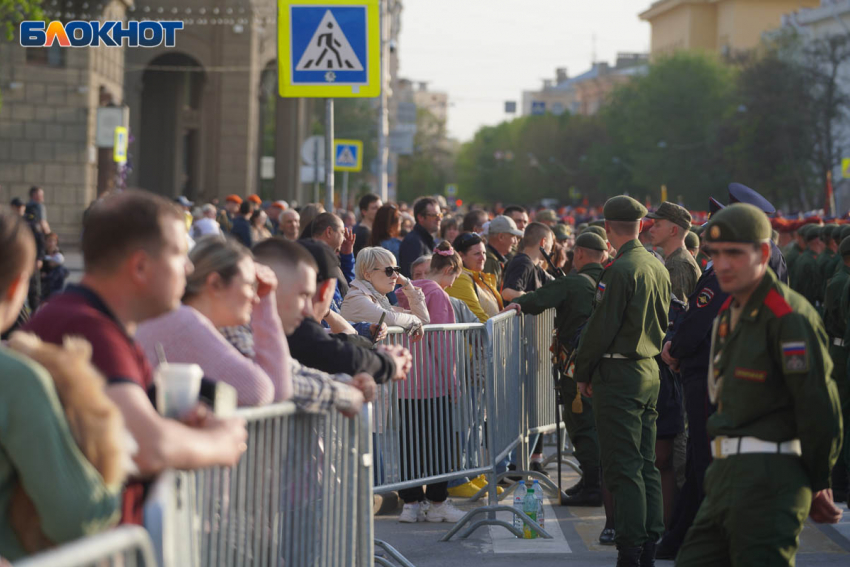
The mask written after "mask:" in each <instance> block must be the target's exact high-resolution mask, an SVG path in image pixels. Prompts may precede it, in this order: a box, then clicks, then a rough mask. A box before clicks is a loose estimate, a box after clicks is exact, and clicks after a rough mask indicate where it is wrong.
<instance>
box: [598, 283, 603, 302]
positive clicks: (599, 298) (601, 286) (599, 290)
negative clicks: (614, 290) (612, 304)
mask: <svg viewBox="0 0 850 567" xmlns="http://www.w3.org/2000/svg"><path fill="white" fill-rule="evenodd" d="M603 293H605V284H604V283H602V282H599V283H598V284H596V301H597V302H599V301H602V294H603Z"/></svg>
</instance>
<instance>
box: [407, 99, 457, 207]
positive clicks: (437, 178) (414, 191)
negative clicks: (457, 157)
mask: <svg viewBox="0 0 850 567" xmlns="http://www.w3.org/2000/svg"><path fill="white" fill-rule="evenodd" d="M453 171H454V154H453V151H452V148H451V145H450V142H449V140H448V139H447V137H446V122H445V120H440V119H438V118H437V117H436V116H434V114H432V113H431V112H429V111H428V110H427V109H424V108H419V109H417V111H416V134H415V135H414V137H413V153H412V154H411V155H402V156H399V158H398V199H399V200H402V201H403V200H408V201H413V200H414V199H416V198H417V197H421V196H422V195H433V194H435V193H442V192H443V188H444V187H445V185H446V184H447V183H449V182H450V181H452V177H453Z"/></svg>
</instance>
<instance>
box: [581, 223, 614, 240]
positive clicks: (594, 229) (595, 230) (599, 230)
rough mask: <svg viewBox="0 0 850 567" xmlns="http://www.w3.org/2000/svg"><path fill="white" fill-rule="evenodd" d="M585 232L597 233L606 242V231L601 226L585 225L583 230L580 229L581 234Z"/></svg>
mask: <svg viewBox="0 0 850 567" xmlns="http://www.w3.org/2000/svg"><path fill="white" fill-rule="evenodd" d="M586 232H592V233H593V234H598V235H599V238H601V239H602V240H604V241H605V242H608V233H607V232H606V231H605V229H604V228H602V227H601V226H589V227H587V228H585V229H584V230H582V231H581V233H582V234H584V233H586Z"/></svg>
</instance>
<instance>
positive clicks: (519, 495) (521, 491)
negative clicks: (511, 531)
mask: <svg viewBox="0 0 850 567" xmlns="http://www.w3.org/2000/svg"><path fill="white" fill-rule="evenodd" d="M525 495H526V489H525V481H524V480H521V481H519V486H517V488H516V490H515V491H514V510H516V511H517V512H522V507H523V504H524V503H525ZM512 515H513V517H514V527H515V528H516V529H518V530H519V531H522V526H523V524H524V522H523V521H522V520H521V519H520V517H519V516H517V515H516V514H512Z"/></svg>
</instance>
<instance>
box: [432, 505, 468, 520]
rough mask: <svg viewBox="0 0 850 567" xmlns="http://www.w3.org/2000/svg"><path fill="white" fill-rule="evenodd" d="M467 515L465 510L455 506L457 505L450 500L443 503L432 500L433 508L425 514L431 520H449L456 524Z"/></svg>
mask: <svg viewBox="0 0 850 567" xmlns="http://www.w3.org/2000/svg"><path fill="white" fill-rule="evenodd" d="M465 515H466V514H465V513H464V512H462V511H460V510H458V509H457V508H455V505H454V504H452V503H451V501H450V500H446V501H445V502H443V503H442V504H435V503H434V502H432V503H431V508H430V509H429V510H428V513H427V514H426V515H425V519H426V520H428V521H429V522H449V523H451V524H454V523H455V522H458V521H460V519H461V518H463V517H464V516H465Z"/></svg>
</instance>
